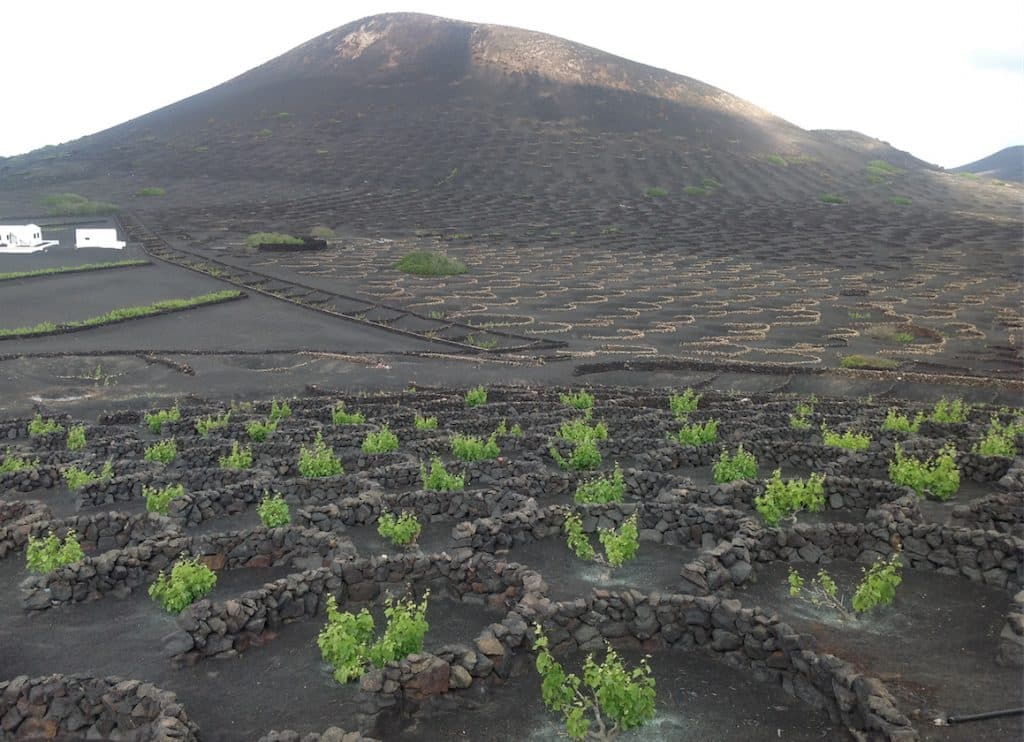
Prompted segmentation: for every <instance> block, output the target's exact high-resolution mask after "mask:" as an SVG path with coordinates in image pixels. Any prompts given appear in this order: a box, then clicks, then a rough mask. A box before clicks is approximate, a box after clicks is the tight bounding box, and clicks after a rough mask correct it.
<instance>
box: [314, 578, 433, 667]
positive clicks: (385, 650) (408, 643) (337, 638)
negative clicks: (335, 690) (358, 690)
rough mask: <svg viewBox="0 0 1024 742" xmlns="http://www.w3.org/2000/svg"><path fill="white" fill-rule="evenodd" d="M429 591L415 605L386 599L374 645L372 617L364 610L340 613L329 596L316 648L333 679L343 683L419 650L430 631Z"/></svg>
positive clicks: (408, 601) (335, 603) (335, 602)
mask: <svg viewBox="0 0 1024 742" xmlns="http://www.w3.org/2000/svg"><path fill="white" fill-rule="evenodd" d="M429 597H430V591H427V592H426V593H424V595H423V600H422V601H420V602H419V603H416V602H414V601H413V600H411V599H407V600H400V601H398V602H394V601H392V600H390V599H388V601H387V603H386V605H385V608H384V615H385V617H386V618H387V621H388V625H387V628H385V630H384V634H383V636H381V637H380V639H378V640H377V641H376V642H374V644H372V645H371V644H370V640H371V639H372V638H373V631H374V623H373V616H371V615H370V612H369V611H368V610H366V609H365V608H364V609H362V610H361V611H360V612H359V613H358V614H356V615H354V614H352V613H349V612H347V611H346V612H344V613H342V612H340V611H339V610H338V603H337V601H336V600H335V599H334V596H333V595H329V596H328V598H327V625H326V626H324V628H323V630H322V631H321V632H320V634H319V636H317V640H316V643H317V646H319V647H320V653H321V655H322V656H323V658H324V660H325V661H326V662H329V663H330V664H331V665H332V666H333V667H334V679H335V680H337V681H338V682H339V683H347V682H348V681H350V680H355V679H356V678H359V677H361V676H362V674H363V672H365V668H366V665H367V664H369V663H371V662H372V663H373V664H374V665H375V666H376V667H383V666H384V665H386V664H387V663H388V662H394V661H396V660H400V659H402V658H404V657H407V656H409V655H410V654H415V653H417V652H420V651H422V650H423V637H424V636H426V633H427V630H428V629H429V628H430V626H429V624H428V623H427V619H426V615H427V600H428V598H429Z"/></svg>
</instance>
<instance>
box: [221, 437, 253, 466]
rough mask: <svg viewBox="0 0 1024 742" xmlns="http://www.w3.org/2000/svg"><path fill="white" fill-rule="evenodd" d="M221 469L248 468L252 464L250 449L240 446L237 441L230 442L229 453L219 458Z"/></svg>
mask: <svg viewBox="0 0 1024 742" xmlns="http://www.w3.org/2000/svg"><path fill="white" fill-rule="evenodd" d="M219 463H220V468H221V469H248V468H249V467H250V466H252V449H251V448H250V447H249V446H246V447H245V448H242V447H241V446H239V445H238V441H232V442H231V453H229V454H228V455H227V456H221V457H220V459H219Z"/></svg>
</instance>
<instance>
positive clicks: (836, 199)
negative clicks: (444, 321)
mask: <svg viewBox="0 0 1024 742" xmlns="http://www.w3.org/2000/svg"><path fill="white" fill-rule="evenodd" d="M818 199H819V200H820V201H821V202H822V203H823V204H841V203H842V202H843V197H842V196H840V195H839V194H837V193H822V194H821V196H819V197H818Z"/></svg>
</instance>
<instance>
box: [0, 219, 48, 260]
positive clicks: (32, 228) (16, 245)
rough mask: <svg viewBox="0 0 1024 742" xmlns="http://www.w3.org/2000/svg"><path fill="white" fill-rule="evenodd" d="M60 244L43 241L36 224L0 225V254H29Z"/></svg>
mask: <svg viewBox="0 0 1024 742" xmlns="http://www.w3.org/2000/svg"><path fill="white" fill-rule="evenodd" d="M57 244H60V243H59V241H58V240H44V239H43V231H42V230H41V229H40V228H39V225H38V224H0V253H30V252H39V251H40V250H45V249H46V248H48V247H53V246H54V245H57Z"/></svg>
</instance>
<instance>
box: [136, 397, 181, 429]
mask: <svg viewBox="0 0 1024 742" xmlns="http://www.w3.org/2000/svg"><path fill="white" fill-rule="evenodd" d="M145 420H146V425H148V426H149V431H150V432H151V433H156V434H157V435H160V434H161V433H162V432H163V430H164V423H176V422H178V421H179V420H181V409H180V408H179V407H178V405H177V404H175V405H174V407H172V408H170V409H169V410H157V411H156V412H147V413H146V416H145Z"/></svg>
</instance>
